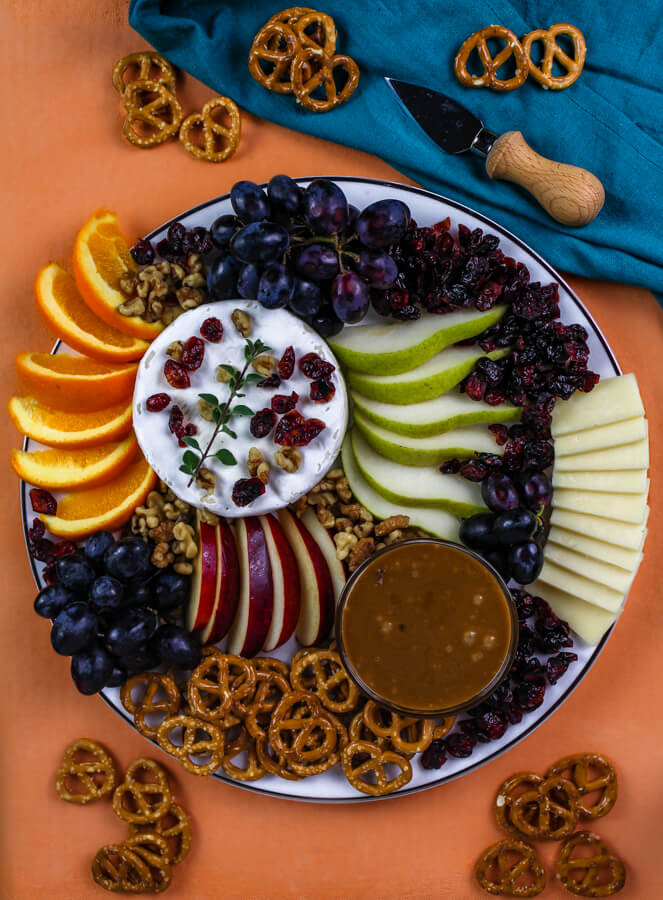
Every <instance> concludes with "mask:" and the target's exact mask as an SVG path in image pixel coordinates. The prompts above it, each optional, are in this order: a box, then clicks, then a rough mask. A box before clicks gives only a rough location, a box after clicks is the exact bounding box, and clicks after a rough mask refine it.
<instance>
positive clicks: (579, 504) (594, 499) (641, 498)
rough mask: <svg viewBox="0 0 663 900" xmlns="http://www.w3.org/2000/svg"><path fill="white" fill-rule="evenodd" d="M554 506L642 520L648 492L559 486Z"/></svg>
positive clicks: (592, 513) (609, 516)
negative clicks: (589, 489)
mask: <svg viewBox="0 0 663 900" xmlns="http://www.w3.org/2000/svg"><path fill="white" fill-rule="evenodd" d="M553 506H554V507H559V508H560V509H569V510H573V511H574V512H581V513H588V514H589V515H591V516H601V517H602V518H604V519H618V520H619V521H620V522H633V523H634V524H636V525H638V524H640V523H641V522H642V520H643V518H644V515H645V507H646V506H647V495H646V494H608V493H605V492H603V491H577V490H574V489H573V488H558V490H556V491H554V493H553Z"/></svg>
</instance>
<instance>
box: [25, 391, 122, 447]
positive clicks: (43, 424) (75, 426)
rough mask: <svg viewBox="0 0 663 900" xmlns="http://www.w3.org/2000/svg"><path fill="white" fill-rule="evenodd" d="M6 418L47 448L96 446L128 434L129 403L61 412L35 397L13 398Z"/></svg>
mask: <svg viewBox="0 0 663 900" xmlns="http://www.w3.org/2000/svg"><path fill="white" fill-rule="evenodd" d="M9 415H10V417H11V420H12V422H13V423H14V425H15V426H16V428H17V429H18V430H19V431H20V432H21V434H25V435H27V436H28V437H29V438H32V439H33V440H35V441H39V443H40V444H46V446H47V447H98V446H99V445H100V444H106V443H108V442H109V441H115V440H119V439H120V438H123V437H126V435H127V434H129V432H130V431H131V421H132V409H131V402H129V403H127V401H123V402H121V403H116V404H115V405H114V406H109V407H108V409H100V410H98V411H96V412H87V413H75V412H63V410H61V409H53V408H52V407H50V406H44V404H43V403H40V402H39V400H37V398H36V397H12V398H11V399H10V401H9Z"/></svg>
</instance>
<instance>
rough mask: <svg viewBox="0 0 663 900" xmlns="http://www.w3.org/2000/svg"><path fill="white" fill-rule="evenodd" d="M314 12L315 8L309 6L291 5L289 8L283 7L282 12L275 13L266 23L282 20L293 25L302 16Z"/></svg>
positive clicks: (270, 23)
mask: <svg viewBox="0 0 663 900" xmlns="http://www.w3.org/2000/svg"><path fill="white" fill-rule="evenodd" d="M314 12H315V10H314V9H311V8H310V7H308V6H291V7H290V8H289V9H282V10H281V12H277V13H274V15H273V16H272V17H271V18H269V19H268V20H267V23H266V24H267V25H273V23H274V22H281V23H282V24H283V25H290V26H292V25H294V24H295V22H298V21H299V19H301V17H302V16H305V15H307V14H308V13H314Z"/></svg>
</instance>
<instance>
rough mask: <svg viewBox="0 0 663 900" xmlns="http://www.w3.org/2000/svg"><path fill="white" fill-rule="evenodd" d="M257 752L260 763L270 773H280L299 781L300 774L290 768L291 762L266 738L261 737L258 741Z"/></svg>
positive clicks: (287, 778)
mask: <svg viewBox="0 0 663 900" xmlns="http://www.w3.org/2000/svg"><path fill="white" fill-rule="evenodd" d="M256 754H257V756H258V760H259V762H260V765H261V766H262V767H263V769H265V771H266V772H269V773H270V775H278V777H279V778H285V779H286V781H299V780H300V777H301V776H300V775H298V774H297V773H296V772H293V770H292V769H291V768H290V763H289V762H288V761H287V760H286V758H285V757H284V756H283V754H281V753H276V752H275V750H274V748H273V747H271V746H270V744H269V742H268V741H267V740H266V739H263V738H259V739H258V740H257V741H256Z"/></svg>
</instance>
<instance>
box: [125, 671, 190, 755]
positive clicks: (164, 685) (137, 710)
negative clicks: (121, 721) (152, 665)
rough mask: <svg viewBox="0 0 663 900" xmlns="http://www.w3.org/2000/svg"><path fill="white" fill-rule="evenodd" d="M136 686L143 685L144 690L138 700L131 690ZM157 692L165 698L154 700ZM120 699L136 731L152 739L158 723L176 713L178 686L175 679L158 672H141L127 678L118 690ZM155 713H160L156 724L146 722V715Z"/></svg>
mask: <svg viewBox="0 0 663 900" xmlns="http://www.w3.org/2000/svg"><path fill="white" fill-rule="evenodd" d="M138 686H144V691H143V694H142V696H141V698H140V700H138V701H135V700H134V699H133V691H134V688H136V687H138ZM159 692H161V694H162V695H165V699H163V700H155V697H156V695H157V694H158V693H159ZM120 700H121V701H122V706H124V708H125V709H126V711H127V712H128V713H131V715H132V716H133V717H134V725H135V726H136V728H137V729H138V731H140V733H141V734H144V735H145V737H149V738H152V739H154V738H155V737H156V736H157V728H158V724H160V722H162V721H163V719H165V717H166V716H172V715H173V714H174V713H176V712H177V710H178V709H179V708H180V703H181V697H180V692H179V688H178V687H177V684H176V683H175V680H174V679H173V678H172V677H171V676H169V675H162V674H161V673H160V672H142V673H141V674H140V675H134V676H133V677H132V678H128V679H127V681H125V682H124V684H123V685H122V689H121V690H120ZM156 714H161V720H160V722H159V723H158V724H157V725H150V724H148V722H147V717H148V716H151V717H154V715H156Z"/></svg>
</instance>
